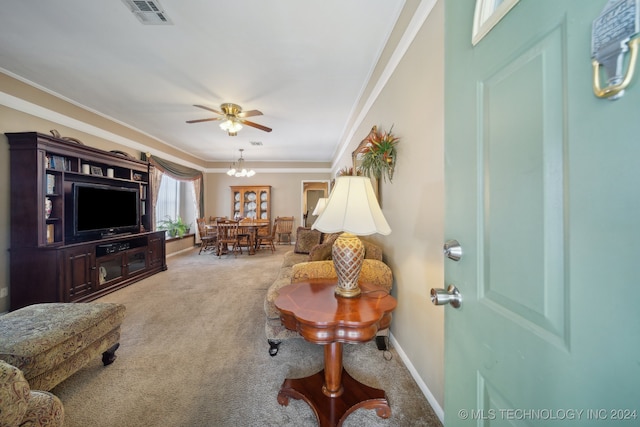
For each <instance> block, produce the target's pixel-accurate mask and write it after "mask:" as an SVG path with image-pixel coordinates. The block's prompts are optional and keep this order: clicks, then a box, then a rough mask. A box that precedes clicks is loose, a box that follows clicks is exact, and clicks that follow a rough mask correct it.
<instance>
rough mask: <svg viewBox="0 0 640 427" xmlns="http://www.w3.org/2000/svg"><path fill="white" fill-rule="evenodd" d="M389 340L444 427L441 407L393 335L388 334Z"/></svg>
mask: <svg viewBox="0 0 640 427" xmlns="http://www.w3.org/2000/svg"><path fill="white" fill-rule="evenodd" d="M389 338H390V339H391V344H393V348H395V349H396V351H397V352H398V355H399V356H400V359H402V361H403V362H404V364H405V366H406V367H407V369H408V370H409V372H410V373H411V376H412V377H413V379H414V380H415V382H416V383H417V384H418V387H420V391H422V394H424V397H426V398H427V401H428V402H429V404H430V405H431V407H432V408H433V411H434V412H435V413H436V415H437V416H438V418H439V419H440V422H441V423H442V424H443V425H444V410H443V409H442V406H440V404H438V402H437V401H436V398H435V397H434V396H433V393H431V390H429V387H427V385H426V384H425V383H424V381H422V378H420V375H418V371H416V368H415V367H414V366H413V364H412V363H411V360H409V358H408V357H407V354H406V353H405V352H404V351H403V350H402V347H400V344H398V341H396V339H395V337H394V336H393V334H389Z"/></svg>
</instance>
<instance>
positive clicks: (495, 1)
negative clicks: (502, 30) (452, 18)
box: [471, 0, 520, 46]
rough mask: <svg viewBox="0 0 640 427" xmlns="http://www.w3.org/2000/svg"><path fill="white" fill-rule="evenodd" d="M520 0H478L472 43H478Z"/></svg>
mask: <svg viewBox="0 0 640 427" xmlns="http://www.w3.org/2000/svg"><path fill="white" fill-rule="evenodd" d="M519 1H520V0H476V10H475V13H474V14H473V32H472V33H471V44H473V45H474V46H475V45H476V44H478V42H479V41H480V40H482V38H483V37H484V36H486V35H487V33H488V32H489V31H491V29H492V28H493V27H495V26H496V24H497V23H498V22H500V20H501V19H502V18H503V17H504V16H505V15H506V14H507V13H508V12H509V11H510V10H511V9H512V8H513V6H515V5H516V4H517V3H518V2H519Z"/></svg>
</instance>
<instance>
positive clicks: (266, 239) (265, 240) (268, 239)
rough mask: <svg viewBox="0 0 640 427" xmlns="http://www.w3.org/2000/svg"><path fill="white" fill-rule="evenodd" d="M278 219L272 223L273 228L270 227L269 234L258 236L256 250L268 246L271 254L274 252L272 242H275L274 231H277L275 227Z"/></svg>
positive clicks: (274, 248)
mask: <svg viewBox="0 0 640 427" xmlns="http://www.w3.org/2000/svg"><path fill="white" fill-rule="evenodd" d="M278 219H279V218H276V219H275V221H274V222H273V227H271V230H270V231H269V234H258V244H257V246H258V248H261V247H262V246H263V245H264V246H269V248H270V249H271V253H273V252H275V251H276V247H275V245H274V244H273V242H274V241H275V240H276V231H277V229H278V227H277V225H278Z"/></svg>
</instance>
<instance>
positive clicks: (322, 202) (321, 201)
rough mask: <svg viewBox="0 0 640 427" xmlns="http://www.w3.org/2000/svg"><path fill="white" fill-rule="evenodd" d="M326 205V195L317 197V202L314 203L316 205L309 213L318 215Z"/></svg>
mask: <svg viewBox="0 0 640 427" xmlns="http://www.w3.org/2000/svg"><path fill="white" fill-rule="evenodd" d="M326 206H327V198H326V197H321V198H319V199H318V203H316V207H315V209H314V210H313V213H311V215H313V216H318V215H320V214H321V213H322V212H323V211H324V208H325V207H326Z"/></svg>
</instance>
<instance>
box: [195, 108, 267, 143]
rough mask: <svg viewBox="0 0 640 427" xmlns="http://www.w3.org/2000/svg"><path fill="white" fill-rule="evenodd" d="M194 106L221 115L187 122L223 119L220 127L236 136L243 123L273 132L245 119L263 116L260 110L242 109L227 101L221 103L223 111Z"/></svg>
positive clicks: (230, 134)
mask: <svg viewBox="0 0 640 427" xmlns="http://www.w3.org/2000/svg"><path fill="white" fill-rule="evenodd" d="M194 107H198V108H202V109H204V110H207V111H211V112H213V113H216V114H219V115H220V117H210V118H208V119H197V120H187V123H200V122H214V121H217V120H222V123H220V128H222V130H225V131H227V133H228V134H229V136H236V135H237V134H238V131H239V130H240V129H242V125H243V124H245V125H247V126H251V127H254V128H256V129H260V130H263V131H265V132H271V128H268V127H266V126H262V125H261V124H258V123H254V122H250V121H249V120H246V119H245V117H252V116H261V115H262V113H261V112H260V111H258V110H249V111H242V107H240V106H239V105H237V104H232V103H225V104H222V105H220V109H221V110H222V111H218V110H214V109H213V108H210V107H206V106H204V105H194Z"/></svg>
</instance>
